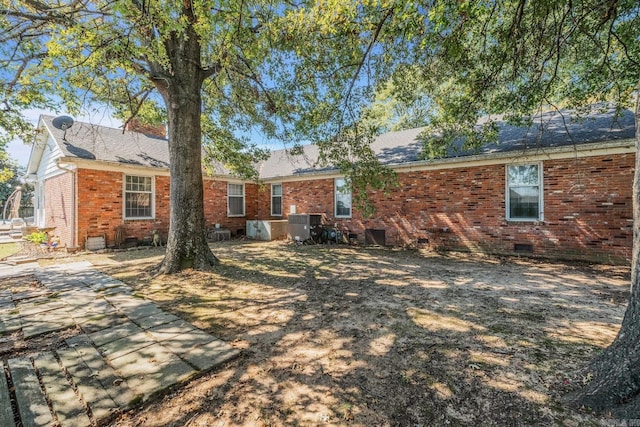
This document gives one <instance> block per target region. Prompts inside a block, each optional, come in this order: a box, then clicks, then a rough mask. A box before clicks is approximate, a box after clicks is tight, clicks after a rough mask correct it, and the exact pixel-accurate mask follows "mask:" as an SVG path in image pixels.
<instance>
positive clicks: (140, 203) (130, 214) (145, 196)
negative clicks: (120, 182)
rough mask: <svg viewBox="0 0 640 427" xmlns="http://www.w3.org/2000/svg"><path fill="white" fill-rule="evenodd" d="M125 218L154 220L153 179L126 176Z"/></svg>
mask: <svg viewBox="0 0 640 427" xmlns="http://www.w3.org/2000/svg"><path fill="white" fill-rule="evenodd" d="M124 218H125V219H137V218H153V177H150V176H134V175H125V177H124Z"/></svg>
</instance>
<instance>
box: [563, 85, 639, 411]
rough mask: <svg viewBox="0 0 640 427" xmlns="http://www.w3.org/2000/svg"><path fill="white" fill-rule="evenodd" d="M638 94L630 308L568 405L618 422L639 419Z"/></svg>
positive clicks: (628, 307)
mask: <svg viewBox="0 0 640 427" xmlns="http://www.w3.org/2000/svg"><path fill="white" fill-rule="evenodd" d="M638 90H639V91H638V95H637V96H636V108H635V122H636V162H635V168H636V169H635V173H634V180H633V250H632V258H631V294H630V296H629V305H628V306H627V310H626V312H625V315H624V319H623V320H622V326H621V327H620V331H619V332H618V336H617V337H616V339H615V340H614V341H613V343H612V344H611V345H610V346H609V347H608V348H607V349H606V350H604V351H603V352H602V353H601V354H599V355H598V357H596V358H595V359H594V360H593V361H592V362H591V364H590V366H589V368H588V370H587V375H590V376H591V377H592V378H593V379H592V380H591V381H590V382H589V383H588V384H586V386H585V387H583V388H582V389H580V390H577V391H576V392H574V393H572V394H570V395H569V396H568V400H569V402H571V403H572V404H574V405H576V406H579V407H584V408H588V409H592V410H594V411H597V412H608V413H611V414H613V415H614V416H617V417H619V418H640V283H639V281H640V126H639V125H640V82H639V83H638Z"/></svg>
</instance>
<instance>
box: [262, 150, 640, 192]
mask: <svg viewBox="0 0 640 427" xmlns="http://www.w3.org/2000/svg"><path fill="white" fill-rule="evenodd" d="M635 144H636V141H635V139H620V140H608V141H604V142H594V143H589V144H572V145H564V146H561V147H536V148H528V149H524V150H513V151H506V152H502V153H484V154H475V155H471V156H461V157H448V158H444V159H434V160H419V161H414V162H407V163H393V164H385V165H384V166H387V167H389V168H391V169H392V170H394V171H395V172H398V173H402V172H415V171H424V170H437V169H455V168H460V167H468V166H482V165H495V164H502V163H507V162H508V161H513V162H519V161H540V160H558V159H569V158H581V157H590V156H598V155H607V154H629V153H635V152H636V147H635ZM338 176H342V174H341V173H340V172H339V170H338V169H331V170H323V171H317V172H307V173H301V174H299V175H283V176H274V177H269V178H262V179H261V181H263V182H265V183H270V182H290V181H309V180H314V179H318V178H320V177H327V178H329V177H338Z"/></svg>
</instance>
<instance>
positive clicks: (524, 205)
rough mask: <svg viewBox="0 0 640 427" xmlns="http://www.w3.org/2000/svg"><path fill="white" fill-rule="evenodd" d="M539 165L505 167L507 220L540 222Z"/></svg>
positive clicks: (540, 181)
mask: <svg viewBox="0 0 640 427" xmlns="http://www.w3.org/2000/svg"><path fill="white" fill-rule="evenodd" d="M540 170H541V169H540V165H539V164H528V165H510V166H507V219H508V220H513V221H538V220H542V219H543V218H542V216H543V210H542V191H541V187H542V179H541V173H540Z"/></svg>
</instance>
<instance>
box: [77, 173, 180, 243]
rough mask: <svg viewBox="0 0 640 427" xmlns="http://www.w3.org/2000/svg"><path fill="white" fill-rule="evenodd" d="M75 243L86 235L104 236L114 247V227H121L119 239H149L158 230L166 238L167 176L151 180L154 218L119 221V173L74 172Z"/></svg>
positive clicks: (120, 200) (121, 216)
mask: <svg viewBox="0 0 640 427" xmlns="http://www.w3.org/2000/svg"><path fill="white" fill-rule="evenodd" d="M77 173H78V243H79V246H81V247H84V245H85V242H86V238H87V236H103V235H104V236H105V237H106V242H107V246H113V245H114V244H115V234H116V227H118V226H120V225H124V228H125V230H124V236H123V237H136V238H138V239H140V240H142V239H145V238H149V237H150V236H151V234H152V232H153V230H158V231H159V232H160V233H161V234H162V235H163V237H165V238H166V235H167V232H168V230H169V177H165V176H156V177H155V218H154V219H148V220H146V219H143V220H126V221H125V220H123V211H122V209H123V183H122V180H123V177H124V174H123V173H122V172H111V171H98V170H92V169H79V170H78V172H77Z"/></svg>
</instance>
